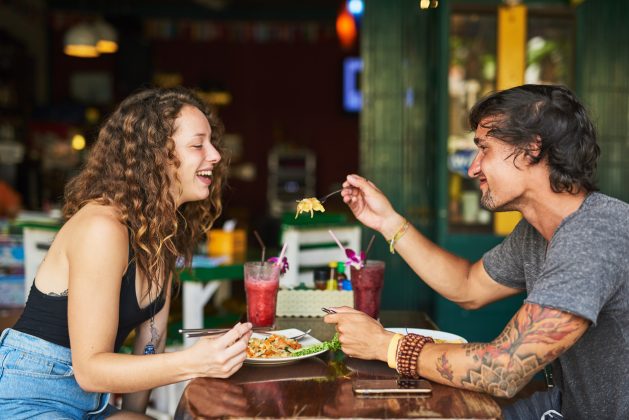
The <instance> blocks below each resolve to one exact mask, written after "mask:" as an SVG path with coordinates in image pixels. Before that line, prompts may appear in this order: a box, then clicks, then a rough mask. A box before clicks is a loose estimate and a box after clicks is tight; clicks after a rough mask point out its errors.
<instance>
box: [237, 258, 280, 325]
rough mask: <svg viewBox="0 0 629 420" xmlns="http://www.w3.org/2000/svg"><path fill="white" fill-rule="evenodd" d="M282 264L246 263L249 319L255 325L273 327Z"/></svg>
mask: <svg viewBox="0 0 629 420" xmlns="http://www.w3.org/2000/svg"><path fill="white" fill-rule="evenodd" d="M280 268H281V267H280V266H278V265H276V264H275V263H272V262H264V263H262V262H260V261H255V262H246V263H245V292H246V294H247V320H248V321H249V322H251V323H252V324H253V326H254V327H273V325H274V324H275V305H276V303H277V290H278V289H279V286H280Z"/></svg>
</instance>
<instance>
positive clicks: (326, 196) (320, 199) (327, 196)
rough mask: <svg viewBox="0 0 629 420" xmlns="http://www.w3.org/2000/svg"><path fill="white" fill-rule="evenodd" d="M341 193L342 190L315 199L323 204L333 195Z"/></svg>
mask: <svg viewBox="0 0 629 420" xmlns="http://www.w3.org/2000/svg"><path fill="white" fill-rule="evenodd" d="M341 191H343V189H342V188H341V189H340V190H336V191H332V192H331V193H330V194H328V195H324V196H323V197H322V198H317V200H319V203H321V204H323V203H325V201H326V200H327V199H328V198H330V197H332V196H333V195H334V194H338V193H340V192H341Z"/></svg>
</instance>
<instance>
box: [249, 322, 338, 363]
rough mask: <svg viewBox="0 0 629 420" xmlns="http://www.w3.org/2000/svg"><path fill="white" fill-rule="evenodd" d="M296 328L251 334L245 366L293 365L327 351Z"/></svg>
mask: <svg viewBox="0 0 629 420" xmlns="http://www.w3.org/2000/svg"><path fill="white" fill-rule="evenodd" d="M302 334H304V333H303V331H300V330H298V329H296V328H290V329H286V330H278V331H272V333H271V334H260V333H253V335H252V336H251V338H250V339H249V346H248V347H247V358H246V359H245V364H247V365H265V366H276V365H285V364H289V363H295V362H298V361H300V360H303V359H308V358H310V357H314V356H317V355H319V354H322V353H325V352H326V351H328V349H329V346H328V345H327V344H326V343H322V342H321V341H319V340H317V339H316V338H314V337H313V336H311V335H309V334H306V335H304V336H303V337H302V338H300V339H299V340H294V339H292V338H290V337H296V336H299V335H302Z"/></svg>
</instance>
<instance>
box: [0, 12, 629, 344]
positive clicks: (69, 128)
mask: <svg viewBox="0 0 629 420" xmlns="http://www.w3.org/2000/svg"><path fill="white" fill-rule="evenodd" d="M628 17H629V3H627V2H626V1H625V0H606V1H604V2H601V1H595V0H526V1H520V0H440V1H435V0H430V1H428V0H426V1H424V0H422V1H417V0H396V1H394V2H393V1H389V0H362V1H358V0H350V1H347V0H299V1H290V0H127V1H124V2H116V1H106V0H91V1H87V0H85V1H84V0H3V1H0V256H2V255H4V257H2V258H3V259H2V260H0V330H2V329H3V328H6V327H9V326H11V325H12V323H13V322H14V320H15V318H16V317H17V316H19V312H20V310H21V308H22V307H23V305H24V301H25V298H26V296H25V293H26V292H25V287H24V284H28V279H29V276H31V275H32V274H33V271H32V267H31V268H28V267H27V263H26V262H25V258H26V259H27V258H29V257H30V258H33V254H37V255H39V258H41V253H42V247H41V246H39V248H38V245H41V244H37V243H33V242H32V241H35V242H37V241H42V240H43V241H45V239H41V238H47V237H50V236H51V235H54V228H51V226H55V225H57V227H58V225H59V224H60V223H61V219H60V209H61V206H62V204H63V203H62V198H63V189H64V185H65V184H66V182H67V181H68V180H69V179H70V178H71V177H72V176H73V175H74V174H76V173H77V171H78V170H79V169H80V168H81V165H82V163H83V161H84V159H85V157H86V154H87V153H88V152H89V150H90V146H91V145H92V144H93V142H94V140H95V136H96V134H97V131H98V128H99V126H100V124H101V123H102V121H103V119H104V118H105V117H106V116H107V115H108V114H109V113H110V112H111V111H112V110H113V109H114V107H115V106H116V104H118V103H119V102H120V101H121V100H122V99H123V98H125V97H126V96H128V95H129V94H131V93H132V92H134V91H137V90H138V89H140V88H142V87H147V86H163V87H168V86H176V85H183V86H186V87H189V88H192V89H194V90H195V91H196V92H197V93H198V94H199V95H200V96H201V97H202V98H203V99H204V100H205V101H206V102H207V103H208V104H209V105H210V106H211V107H212V108H213V110H214V111H215V112H216V113H217V114H218V115H219V117H220V119H221V120H222V121H223V123H224V125H225V128H226V130H225V136H224V142H225V145H226V148H227V149H228V151H229V158H230V169H229V176H228V186H227V187H226V188H225V191H224V194H223V207H224V211H223V214H222V215H221V217H220V218H219V220H217V222H216V223H215V226H214V229H213V232H212V234H213V235H214V236H213V240H214V242H212V238H210V236H211V235H208V238H209V243H206V242H204V243H201V244H199V254H204V255H206V256H208V255H209V256H210V257H214V258H217V257H224V261H225V262H226V263H228V264H229V263H231V262H234V261H236V262H237V261H242V259H244V258H258V257H259V253H260V252H261V246H260V242H262V243H264V246H265V247H266V252H267V254H268V255H271V254H274V253H277V252H279V250H280V249H281V247H282V245H283V243H284V242H285V240H286V239H285V238H286V237H287V236H286V232H288V231H291V229H293V230H295V231H298V230H299V229H302V228H304V226H308V227H313V226H319V227H321V228H323V229H326V230H327V229H331V230H332V231H336V230H338V231H342V230H343V229H344V228H347V227H350V228H354V229H353V230H351V232H350V233H349V234H348V235H349V236H348V239H347V240H348V241H352V240H354V239H355V238H358V243H357V244H356V245H355V246H356V247H359V248H360V249H365V248H366V247H367V246H368V244H370V245H371V246H370V256H369V257H370V258H372V259H377V260H383V261H385V264H386V270H385V286H384V290H383V294H382V303H381V307H382V308H383V309H392V310H422V311H424V312H426V313H427V314H429V316H430V317H431V318H432V320H433V321H434V322H435V323H436V324H437V325H438V326H439V327H440V328H441V329H443V330H444V331H449V332H452V333H455V334H459V335H461V336H464V337H466V338H467V339H468V340H469V341H477V340H490V339H492V338H494V337H495V336H496V335H497V334H498V333H499V332H500V330H501V329H502V327H503V326H504V325H505V323H506V321H507V320H508V319H509V318H510V317H511V316H512V315H513V313H514V312H515V310H516V309H517V308H518V307H519V306H520V304H521V302H522V299H523V298H524V296H523V295H518V296H515V297H513V298H510V299H507V300H505V301H502V302H498V303H495V304H492V305H489V306H488V307H486V308H483V309H480V310H477V311H468V310H464V309H462V308H459V307H458V306H456V305H455V304H453V303H451V302H449V301H447V300H445V299H444V298H442V297H440V296H438V295H436V294H435V293H434V292H433V291H432V290H431V289H430V288H428V286H426V285H425V284H424V283H422V282H421V280H419V279H418V278H417V276H416V275H414V273H413V272H412V270H411V269H410V268H409V267H408V266H407V265H406V264H405V263H404V261H403V260H401V258H399V256H397V255H392V254H391V253H389V251H388V244H387V243H386V241H385V240H384V239H383V238H381V237H378V236H376V237H375V240H374V241H371V239H372V237H373V236H374V232H373V231H370V230H369V229H366V228H356V227H357V226H358V224H357V222H356V221H355V219H354V218H353V216H352V215H351V213H350V212H349V210H348V209H347V207H346V206H345V205H344V204H343V203H342V200H341V199H340V198H339V196H338V195H337V196H336V197H334V196H333V197H332V198H330V199H329V200H328V201H326V205H325V209H326V212H325V213H316V214H315V216H314V217H313V218H312V219H311V218H309V216H308V215H301V216H300V217H299V218H297V219H295V217H294V216H295V205H296V200H299V199H301V198H305V197H322V196H324V195H326V194H328V193H330V192H333V191H335V190H338V189H339V188H340V185H341V183H342V182H343V180H344V179H345V176H346V175H347V174H350V173H360V174H362V175H364V176H365V177H366V178H368V179H369V180H371V181H373V182H374V183H375V184H376V185H378V187H379V188H380V189H381V190H382V191H384V192H385V193H386V194H387V196H388V197H389V198H390V200H391V202H392V204H393V205H394V207H395V208H396V209H397V210H398V211H399V212H400V213H401V214H403V215H404V216H405V217H406V218H407V219H408V220H409V221H410V222H411V223H412V224H413V225H414V226H415V227H417V228H418V229H420V230H421V231H422V232H423V233H424V234H426V235H427V236H428V237H429V238H430V239H432V240H433V241H435V242H436V243H437V244H439V245H441V246H443V247H445V248H446V249H448V250H450V251H452V252H454V253H456V254H458V255H460V256H463V257H465V258H469V259H478V258H480V257H481V256H482V255H483V253H484V252H485V251H487V250H488V249H490V248H491V247H492V246H494V245H496V244H498V243H499V242H500V241H502V240H503V239H504V237H505V235H507V234H508V233H509V232H510V231H511V229H513V227H514V226H515V224H516V223H517V221H518V220H519V217H520V216H519V215H518V214H511V213H506V214H492V213H490V212H488V211H486V210H484V209H482V208H480V207H479V197H480V196H479V194H480V193H479V190H478V185H477V182H476V181H475V180H473V179H470V178H469V177H467V175H466V172H467V168H468V167H469V164H470V162H471V159H473V157H474V153H475V148H474V143H473V135H472V133H471V132H470V130H469V127H468V125H467V121H466V115H467V111H468V110H469V109H470V107H471V106H472V105H473V104H474V102H475V101H476V100H477V99H479V98H480V97H482V96H483V95H485V94H487V93H489V92H491V91H494V90H496V89H502V88H507V87H510V86H515V85H519V84H522V83H549V84H563V85H566V86H568V87H569V88H571V89H573V90H574V91H575V92H576V93H577V95H578V96H579V97H580V98H581V99H582V100H583V101H584V103H585V104H586V105H587V106H588V107H589V108H590V110H591V113H592V115H593V118H594V121H595V122H596V124H597V129H598V133H599V143H600V145H601V149H602V156H601V159H600V162H599V176H598V180H599V186H600V189H601V191H603V192H604V193H606V194H609V195H611V196H614V197H617V198H620V199H622V200H624V201H629V187H628V186H627V185H629V184H628V183H627V182H626V181H627V179H629V140H628V137H627V133H628V132H629V79H628V78H627V77H626V75H627V74H628V73H629V51H628V49H629V26H627V25H626V21H627V18H628ZM82 37H83V39H84V38H85V37H88V38H89V37H92V38H100V40H104V41H110V44H111V45H113V47H112V46H111V45H110V46H109V47H110V49H109V50H108V49H107V46H103V47H102V48H103V49H102V50H101V52H99V51H98V49H97V48H95V49H94V50H95V51H88V52H85V51H78V52H77V51H76V50H74V51H73V50H72V49H71V48H69V47H71V46H72V45H74V44H73V43H75V42H77V41H78V42H82ZM93 43H94V44H96V39H94V41H93ZM623 179H624V180H625V181H624V182H623V181H622V180H623ZM15 197H19V201H17V203H18V204H16V199H15ZM11 206H13V207H11ZM29 229H30V235H33V236H31V237H30V239H27V238H26V233H25V232H26V231H27V230H29ZM42 232H43V233H42ZM50 232H53V233H52V234H51V233H50ZM254 232H255V233H257V234H259V235H258V236H259V238H258V237H256V235H255V234H254ZM39 234H42V235H43V236H42V237H39V236H37V235H39ZM339 235H340V234H339ZM351 235H354V236H351ZM33 238H34V239H33ZM29 240H30V241H31V242H29ZM328 242H331V243H332V249H333V250H334V251H335V252H337V253H338V254H339V255H338V258H337V259H338V260H342V259H344V256H343V255H341V253H340V252H338V251H339V250H338V249H336V248H335V245H334V242H333V241H331V240H330V238H328ZM322 246H323V245H322ZM326 246H328V248H329V244H327V245H326ZM20 249H21V250H22V253H20V251H19V250H20ZM299 249H300V248H299V245H297V249H293V251H294V252H297V251H299ZM29 252H30V253H31V254H30V255H29ZM3 253H4V254H3ZM9 254H11V255H9ZM274 255H275V254H274ZM289 263H292V262H291V261H290V260H289ZM31 264H32V262H31ZM20 266H21V267H22V268H21V269H20ZM323 266H324V267H326V264H323ZM35 268H36V264H35ZM29 269H30V270H31V271H29ZM296 269H297V270H298V268H296ZM324 269H325V268H324ZM238 270H240V272H239V274H240V276H242V266H239V267H238ZM315 271H316V270H315ZM313 272H314V271H313ZM309 276H310V277H309ZM313 276H314V274H308V275H306V276H297V277H295V278H297V279H298V280H295V283H291V284H289V285H288V286H291V287H295V286H297V287H312V280H311V279H313ZM235 277H236V281H231V282H225V283H224V284H222V285H220V286H218V289H217V292H216V293H215V294H214V296H213V297H212V299H208V300H209V303H208V304H207V305H205V306H202V310H203V317H204V318H203V319H204V321H205V323H206V325H208V324H210V325H223V324H225V323H227V324H229V323H233V322H235V321H237V320H238V317H239V316H241V315H242V311H243V306H244V290H243V284H242V281H238V280H242V277H240V278H239V279H238V278H237V277H238V274H236V275H235ZM302 279H305V280H304V281H303V282H302V281H301V280H302ZM31 281H32V279H31ZM302 283H303V284H302ZM26 290H28V289H26ZM204 303H205V302H204ZM184 311H185V307H184V304H183V302H181V299H180V300H179V302H178V303H177V304H176V305H175V306H174V308H173V314H172V321H173V325H179V326H180V325H181V316H182V315H181V314H182V313H183V312H184ZM317 316H318V315H317ZM176 336H177V334H176V333H175V334H173V340H176V339H177V338H178V337H176Z"/></svg>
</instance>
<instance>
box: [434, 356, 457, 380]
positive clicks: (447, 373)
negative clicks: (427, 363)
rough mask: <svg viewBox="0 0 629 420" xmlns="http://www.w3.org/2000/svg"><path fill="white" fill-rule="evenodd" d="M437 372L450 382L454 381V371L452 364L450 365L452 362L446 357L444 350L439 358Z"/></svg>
mask: <svg viewBox="0 0 629 420" xmlns="http://www.w3.org/2000/svg"><path fill="white" fill-rule="evenodd" d="M437 372H439V374H441V377H442V378H444V379H447V380H448V381H450V382H454V373H453V372H452V365H450V362H449V361H448V358H447V357H446V352H444V353H443V354H442V355H441V356H440V357H439V358H438V359H437Z"/></svg>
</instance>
